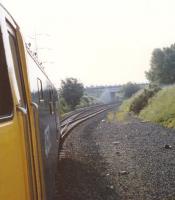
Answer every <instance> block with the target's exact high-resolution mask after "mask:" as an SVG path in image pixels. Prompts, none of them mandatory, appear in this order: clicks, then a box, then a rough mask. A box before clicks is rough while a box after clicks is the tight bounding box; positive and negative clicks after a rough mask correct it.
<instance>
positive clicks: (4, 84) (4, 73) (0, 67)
mask: <svg viewBox="0 0 175 200" xmlns="http://www.w3.org/2000/svg"><path fill="white" fill-rule="evenodd" d="M12 113H13V101H12V94H11V88H10V81H9V77H8V70H7V64H6V59H5V51H4V46H3V40H2V34H1V32H0V121H2V120H5V119H8V118H10V117H12Z"/></svg>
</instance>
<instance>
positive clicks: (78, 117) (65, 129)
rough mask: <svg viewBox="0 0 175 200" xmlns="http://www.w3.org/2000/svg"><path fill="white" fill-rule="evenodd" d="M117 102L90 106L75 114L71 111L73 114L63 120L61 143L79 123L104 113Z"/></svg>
mask: <svg viewBox="0 0 175 200" xmlns="http://www.w3.org/2000/svg"><path fill="white" fill-rule="evenodd" d="M114 106H116V104H112V105H111V104H108V105H98V106H93V107H89V108H85V109H84V110H80V111H79V112H76V113H75V114H73V113H71V115H70V116H69V117H68V116H67V117H66V118H65V119H64V120H62V121H61V143H63V142H64V140H65V138H66V137H67V136H68V135H69V133H70V132H71V130H72V129H73V128H75V127H76V126H77V125H78V124H80V123H82V122H84V121H86V120H88V119H90V118H92V117H94V116H96V115H98V114H100V113H102V112H105V111H107V110H110V109H112V108H113V107H114Z"/></svg>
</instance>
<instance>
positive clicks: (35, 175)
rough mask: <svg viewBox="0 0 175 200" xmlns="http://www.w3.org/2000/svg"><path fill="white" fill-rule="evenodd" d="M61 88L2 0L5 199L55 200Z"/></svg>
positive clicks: (1, 174)
mask: <svg viewBox="0 0 175 200" xmlns="http://www.w3.org/2000/svg"><path fill="white" fill-rule="evenodd" d="M58 113H59V110H58V96H57V90H56V89H55V87H54V85H53V84H52V82H51V81H50V79H49V77H48V76H47V74H46V73H45V72H44V70H43V68H42V66H41V65H40V64H39V62H38V61H37V59H35V57H34V56H33V53H32V52H31V51H30V49H29V48H28V47H27V46H26V45H25V43H24V40H23V38H22V35H21V32H20V28H19V26H18V25H17V23H16V22H15V21H14V19H13V18H12V16H11V15H10V14H9V13H8V11H7V10H6V9H5V8H4V7H3V6H2V5H1V6H0V199H1V200H51V199H52V198H53V194H54V179H55V173H56V168H57V156H58V148H59V139H60V130H59V119H58V118H59V116H58Z"/></svg>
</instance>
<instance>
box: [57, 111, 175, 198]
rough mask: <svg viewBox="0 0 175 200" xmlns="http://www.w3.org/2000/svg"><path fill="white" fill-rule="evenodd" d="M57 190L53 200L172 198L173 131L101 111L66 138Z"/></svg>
mask: <svg viewBox="0 0 175 200" xmlns="http://www.w3.org/2000/svg"><path fill="white" fill-rule="evenodd" d="M167 144H168V145H171V146H170V148H165V145H167ZM56 189H57V191H56V198H55V200H129V199H130V200H131V199H132V200H175V131H174V130H171V129H165V128H163V127H161V126H159V125H156V124H152V123H149V122H141V121H140V120H138V119H134V118H131V119H130V120H128V121H127V122H116V121H112V122H109V121H108V120H107V118H106V114H105V113H103V114H100V115H98V116H97V117H94V118H92V119H90V120H88V121H86V122H84V123H82V124H81V125H79V126H78V127H76V128H75V129H74V130H73V131H72V132H71V134H70V135H69V136H68V137H67V138H66V140H65V142H64V144H63V149H62V151H61V153H60V157H59V163H58V172H57V176H56Z"/></svg>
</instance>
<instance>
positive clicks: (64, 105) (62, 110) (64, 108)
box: [59, 97, 71, 115]
mask: <svg viewBox="0 0 175 200" xmlns="http://www.w3.org/2000/svg"><path fill="white" fill-rule="evenodd" d="M59 104H60V114H61V115H63V114H65V113H67V112H70V111H71V108H70V106H68V104H67V103H66V101H65V99H64V98H63V97H60V100H59Z"/></svg>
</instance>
